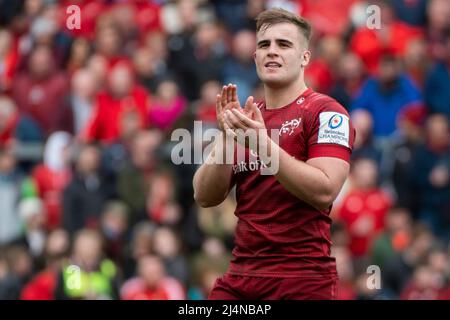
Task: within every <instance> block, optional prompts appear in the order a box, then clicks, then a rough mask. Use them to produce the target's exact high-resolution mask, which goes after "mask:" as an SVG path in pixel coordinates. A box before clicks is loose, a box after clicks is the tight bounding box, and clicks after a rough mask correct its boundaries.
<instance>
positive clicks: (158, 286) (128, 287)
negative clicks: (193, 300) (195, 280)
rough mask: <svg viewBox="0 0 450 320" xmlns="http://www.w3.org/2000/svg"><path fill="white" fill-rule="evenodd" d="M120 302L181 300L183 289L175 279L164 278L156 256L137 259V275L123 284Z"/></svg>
mask: <svg viewBox="0 0 450 320" xmlns="http://www.w3.org/2000/svg"><path fill="white" fill-rule="evenodd" d="M121 299H122V300H182V299H185V293H184V288H183V286H182V284H181V283H180V282H179V281H178V280H177V279H175V278H172V277H169V276H166V274H165V270H164V265H163V263H162V261H161V259H160V258H158V257H157V256H150V255H148V256H144V257H142V258H140V259H139V275H138V276H137V277H135V278H132V279H130V280H128V281H127V282H125V283H124V285H123V286H122V289H121Z"/></svg>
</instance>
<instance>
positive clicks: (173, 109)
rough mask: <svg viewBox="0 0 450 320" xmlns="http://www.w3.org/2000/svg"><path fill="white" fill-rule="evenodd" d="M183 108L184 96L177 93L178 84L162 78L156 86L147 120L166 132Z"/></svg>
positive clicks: (184, 103) (184, 107)
mask: <svg viewBox="0 0 450 320" xmlns="http://www.w3.org/2000/svg"><path fill="white" fill-rule="evenodd" d="M185 109H186V98H185V97H184V96H182V95H181V94H180V93H179V89H178V85H177V84H176V83H175V82H174V81H172V80H168V79H167V80H164V81H162V82H161V83H160V84H159V85H158V86H157V88H156V94H155V96H154V97H153V102H152V107H151V108H150V112H149V122H150V123H151V125H152V126H153V127H156V128H158V129H160V130H161V131H163V132H166V133H168V132H169V131H170V130H171V129H172V128H173V126H174V124H175V122H176V121H177V120H178V119H179V118H180V116H181V115H182V114H183V112H184V111H185Z"/></svg>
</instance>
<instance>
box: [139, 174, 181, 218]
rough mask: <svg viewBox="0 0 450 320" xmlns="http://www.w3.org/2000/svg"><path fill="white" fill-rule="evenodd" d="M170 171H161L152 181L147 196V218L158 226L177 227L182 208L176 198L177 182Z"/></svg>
mask: <svg viewBox="0 0 450 320" xmlns="http://www.w3.org/2000/svg"><path fill="white" fill-rule="evenodd" d="M174 180H175V179H174V176H173V174H172V173H171V172H170V171H168V170H160V171H159V172H155V174H154V175H153V176H152V178H151V179H150V186H149V193H148V195H147V201H146V208H147V217H148V218H149V219H150V220H152V221H154V222H155V223H157V224H165V225H172V226H173V225H176V224H177V223H178V222H179V221H180V220H181V214H182V213H181V208H180V206H179V205H178V203H177V202H176V198H175V191H176V186H175V181H174Z"/></svg>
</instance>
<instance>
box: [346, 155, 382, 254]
mask: <svg viewBox="0 0 450 320" xmlns="http://www.w3.org/2000/svg"><path fill="white" fill-rule="evenodd" d="M350 179H351V181H352V189H351V191H350V192H349V193H348V194H347V195H346V197H345V199H344V200H343V203H342V206H341V208H340V210H339V213H338V218H339V220H341V221H343V223H344V224H345V225H346V226H347V230H348V233H349V235H350V244H349V248H350V251H351V253H352V255H353V257H355V258H361V259H364V258H365V255H366V254H367V253H368V250H369V247H370V245H371V242H372V241H373V239H374V237H375V236H376V235H377V234H378V233H379V232H380V231H381V230H382V229H383V227H384V217H385V215H386V214H387V211H388V210H389V208H390V206H391V199H390V198H389V196H388V195H387V194H386V193H384V192H383V191H382V190H381V189H380V188H379V187H378V186H377V165H376V162H375V161H374V160H371V159H369V158H360V159H356V160H354V162H353V168H352V172H351V176H350Z"/></svg>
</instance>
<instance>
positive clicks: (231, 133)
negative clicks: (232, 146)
mask: <svg viewBox="0 0 450 320" xmlns="http://www.w3.org/2000/svg"><path fill="white" fill-rule="evenodd" d="M223 128H224V129H225V134H226V135H228V136H231V137H233V139H236V138H237V135H236V133H235V132H234V131H233V130H232V129H231V128H230V126H229V125H228V124H227V123H226V122H224V123H223Z"/></svg>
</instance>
